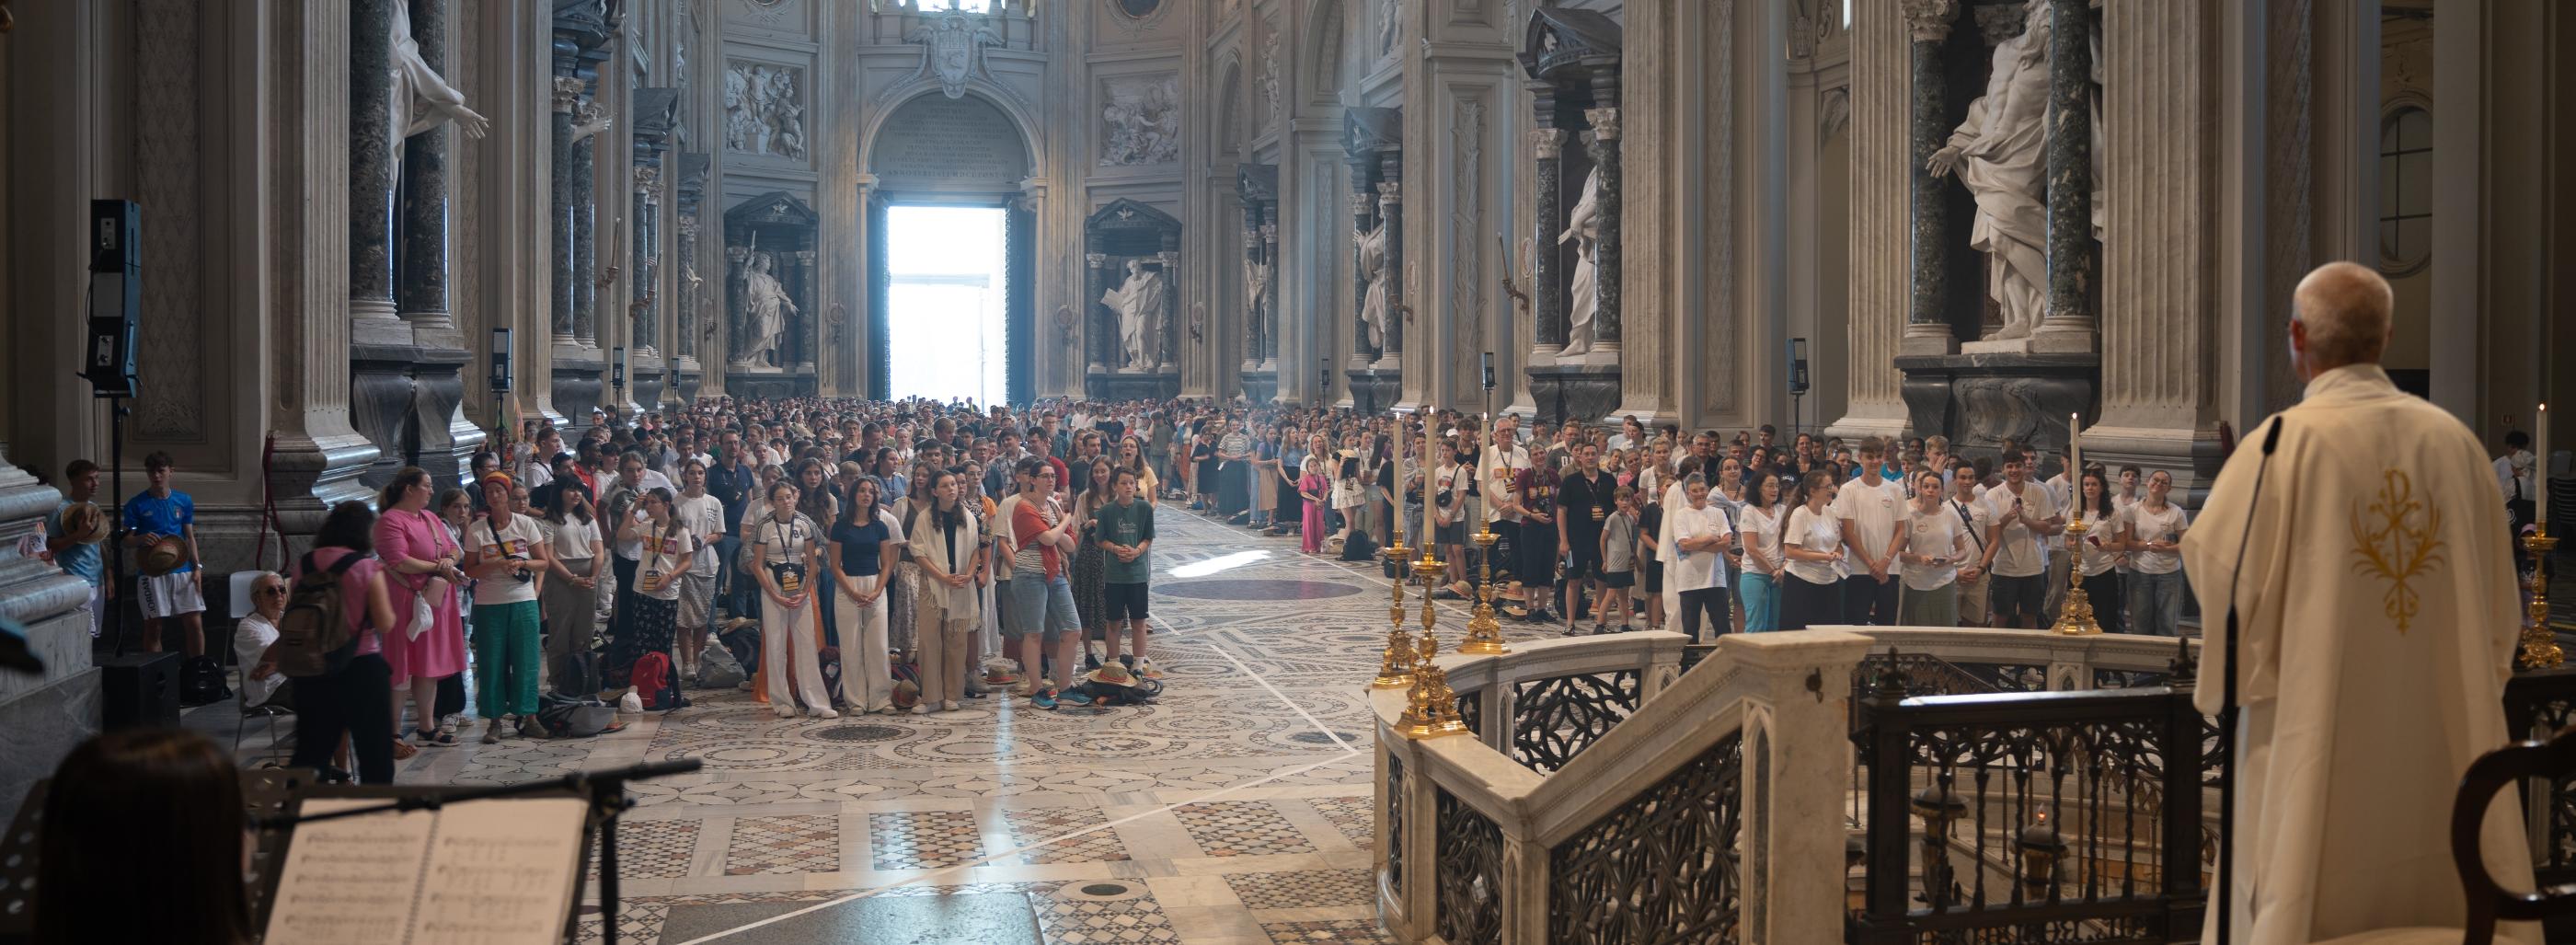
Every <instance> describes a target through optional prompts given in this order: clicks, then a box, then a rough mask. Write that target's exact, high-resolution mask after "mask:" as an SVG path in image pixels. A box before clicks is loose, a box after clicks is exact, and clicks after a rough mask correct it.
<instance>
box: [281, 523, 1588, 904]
mask: <svg viewBox="0 0 2576 945" xmlns="http://www.w3.org/2000/svg"><path fill="white" fill-rule="evenodd" d="M1156 528H1157V530H1158V532H1159V534H1160V536H1161V537H1160V539H1159V540H1158V541H1157V542H1156V544H1155V547H1154V553H1153V556H1154V565H1155V574H1154V578H1153V590H1154V595H1153V597H1152V607H1153V611H1154V620H1153V626H1154V633H1153V634H1152V635H1151V637H1150V638H1149V640H1148V643H1147V653H1148V655H1150V656H1151V657H1152V658H1153V660H1154V662H1155V664H1156V665H1157V666H1158V667H1160V668H1161V669H1162V671H1163V674H1164V684H1165V687H1166V688H1165V691H1164V694H1163V696H1162V698H1161V699H1159V700H1158V701H1157V702H1156V703H1155V704H1153V705H1148V706H1135V707H1116V708H1111V709H1108V710H1106V711H1103V712H1100V713H1097V714H1089V713H1069V712H1048V711H1043V710H1038V709H1034V708H1031V707H1030V706H1029V704H1028V701H1027V700H1026V699H1011V698H1006V697H1003V696H1000V695H998V694H997V695H995V696H994V697H992V698H987V699H982V700H971V701H967V702H966V703H965V704H964V705H963V706H962V707H961V710H960V711H957V712H952V713H937V714H932V715H909V714H907V715H892V716H889V715H871V716H844V717H842V718H839V719H813V718H804V717H800V718H795V719H781V718H778V717H777V716H776V715H775V714H773V713H772V712H771V711H770V708H769V707H768V706H765V705H760V704H758V703H755V702H754V701H752V699H751V696H750V694H749V693H745V692H740V691H735V690H696V691H692V692H691V693H690V698H691V700H692V701H693V703H694V704H693V705H692V706H691V707H690V708H687V709H682V710H680V711H677V712H672V713H669V714H651V713H648V714H644V715H640V716H639V715H622V716H620V717H619V721H620V722H622V723H623V724H624V728H623V729H622V730H620V731H618V732H616V733H613V734H609V735H604V736H601V737H598V738H590V739H567V740H552V741H539V740H531V739H518V738H513V739H509V740H507V741H505V742H503V743H501V744H498V745H483V744H479V743H476V742H473V741H471V740H468V742H467V743H466V744H464V745H460V746H457V747H453V748H432V749H427V750H424V751H422V752H421V754H420V755H419V756H418V757H416V758H414V759H412V760H410V761H408V762H405V763H404V764H403V767H402V769H401V771H400V775H399V780H400V781H402V782H403V783H407V784H409V783H419V784H472V785H488V784H507V783H519V782H525V781H533V780H537V779H540V778H548V777H556V776H560V775H562V774H565V773H568V772H573V771H585V770H601V769H605V768H613V767H617V766H621V765H629V764H634V763H637V762H641V761H647V760H655V761H658V760H663V759H675V758H696V759H698V760H699V761H701V762H702V763H703V764H704V768H703V769H702V770H700V771H698V772H696V773H694V774H690V775H685V776H681V777H675V778H668V779H662V780H656V781H648V782H642V783H638V784H635V785H633V786H632V789H631V790H632V793H633V795H634V797H635V801H636V806H635V808H634V809H633V810H631V811H629V812H628V813H627V814H626V815H625V816H624V819H623V820H621V822H620V834H621V843H620V846H619V855H620V866H621V870H620V881H621V884H622V894H623V896H624V897H625V900H624V902H622V903H621V904H620V907H619V909H618V910H617V911H618V927H619V930H620V933H621V934H620V941H622V942H644V943H654V942H663V943H669V945H679V943H682V942H689V941H706V942H709V943H726V945H735V943H743V945H749V943H764V945H765V943H773V942H791V941H825V940H828V941H846V942H858V943H868V945H876V943H912V942H1029V943H1040V942H1045V943H1163V942H1177V943H1206V945H1270V943H1288V942H1298V943H1322V942H1377V941H1388V940H1387V939H1384V938H1381V937H1380V931H1379V929H1378V926H1377V921H1376V909H1375V906H1374V904H1373V896H1374V894H1373V892H1371V889H1372V888H1373V880H1371V879H1370V877H1369V870H1370V868H1371V862H1370V858H1371V853H1370V848H1371V818H1372V817H1373V812H1372V808H1371V802H1370V799H1369V787H1370V783H1371V778H1372V775H1373V771H1372V768H1373V764H1374V761H1373V758H1372V756H1371V754H1370V742H1369V739H1370V731H1371V726H1370V720H1369V713H1368V704H1367V702H1366V692H1365V690H1364V689H1363V688H1362V687H1363V685H1364V684H1365V682H1366V680H1367V679H1368V678H1369V676H1370V675H1372V674H1373V673H1375V672H1376V669H1377V661H1378V650H1379V647H1380V646H1382V645H1383V644H1384V641H1385V639H1386V627H1387V622H1386V621H1387V612H1386V605H1387V600H1388V597H1389V586H1388V584H1387V583H1386V581H1385V580H1384V579H1383V578H1382V577H1381V576H1380V573H1379V570H1378V568H1377V567H1376V566H1375V565H1374V564H1357V563H1344V562H1339V561H1334V560H1329V559H1327V558H1322V557H1311V556H1307V555H1304V554H1301V553H1299V552H1298V551H1297V546H1296V539H1295V538H1293V537H1290V538H1267V537H1261V536H1258V535H1255V534H1253V533H1251V532H1250V531H1248V530H1246V529H1243V528H1241V527H1238V526H1227V525H1223V524H1220V523H1218V522H1216V521H1214V520H1212V519H1210V518H1208V517H1206V516H1204V515H1201V514H1198V513H1192V512H1188V511H1185V510H1183V509H1181V508H1179V507H1177V506H1170V505H1167V506H1164V507H1163V508H1161V509H1160V510H1159V512H1158V517H1157V520H1156ZM1175 568H1183V569H1186V572H1187V573H1185V574H1184V575H1181V576H1174V575H1173V574H1172V573H1171V572H1172V571H1173V570H1174V569H1175ZM1421 606H1422V601H1421V597H1420V594H1419V592H1418V591H1416V592H1414V593H1412V594H1409V595H1407V600H1406V604H1405V607H1406V612H1407V616H1408V620H1407V624H1408V627H1412V626H1415V625H1416V622H1418V620H1419V619H1420V614H1421V610H1420V608H1421ZM1437 606H1438V608H1439V620H1440V628H1441V635H1442V636H1443V637H1445V638H1449V639H1453V640H1454V639H1455V638H1456V636H1457V634H1458V633H1460V632H1461V631H1462V630H1463V629H1464V627H1465V625H1466V619H1467V609H1466V607H1465V606H1464V605H1463V604H1461V603H1459V602H1454V601H1444V602H1440V603H1439V604H1438V605H1437ZM1545 632H1546V631H1545V630H1544V629H1543V628H1542V629H1529V628H1525V627H1523V626H1521V625H1516V624H1507V625H1506V627H1505V633H1506V634H1507V636H1509V637H1510V638H1512V639H1533V638H1536V637H1538V636H1539V635H1541V634H1542V633H1545ZM479 729H480V725H479V723H476V730H477V731H479ZM261 741H262V739H261V736H260V735H259V734H258V733H256V732H255V733H254V734H253V735H252V737H251V738H250V740H249V741H248V742H246V743H245V744H244V745H243V753H244V754H245V756H248V755H252V754H255V753H256V752H258V751H260V750H262V749H263V748H264V745H261V744H259V743H260V742H261ZM1111 887H1115V889H1116V891H1114V892H1112V891H1110V889H1111ZM586 888H588V889H590V890H591V891H592V893H591V894H592V895H596V889H597V885H596V884H595V883H594V884H590V885H588V886H587V887H586ZM1087 888H1089V889H1093V890H1096V891H1086V889H1087ZM600 923H601V917H600V915H599V914H598V912H597V911H596V907H595V906H593V907H592V911H591V912H590V913H589V914H587V915H586V916H585V917H584V920H583V923H582V925H581V930H582V934H583V936H584V940H585V941H594V940H596V939H597V936H598V934H599V930H600Z"/></svg>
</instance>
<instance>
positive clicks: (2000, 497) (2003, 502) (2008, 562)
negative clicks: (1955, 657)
mask: <svg viewBox="0 0 2576 945" xmlns="http://www.w3.org/2000/svg"><path fill="white" fill-rule="evenodd" d="M2030 462H2031V461H2030V456H2029V455H2028V454H2025V453H2006V454H2004V481H2003V484H2002V485H1999V486H1996V487H1994V488H1992V489H1988V490H1986V496H1985V503H1986V508H1987V509H1988V510H1989V511H1990V513H1991V514H1992V515H1993V516H1994V521H1993V524H1992V525H1990V526H1989V528H1990V529H1991V531H1990V533H1989V534H1988V535H1987V537H1986V551H1985V557H1984V559H1983V560H1981V561H1980V562H1979V569H1980V570H1983V571H1986V572H1988V573H1989V574H1991V575H1992V576H1991V577H1990V578H1989V579H1988V580H1989V582H1990V586H1989V587H1988V589H1987V600H1988V602H1989V603H1990V604H1992V605H1993V607H1994V614H1995V624H1994V625H1995V626H1998V627H2013V628H2020V629H2025V630H2027V629H2033V628H2036V627H2037V626H2038V625H2039V609H2040V603H2041V601H2042V600H2043V599H2044V598H2045V597H2046V596H2047V592H2048V577H2047V571H2048V562H2047V559H2045V558H2044V557H2042V556H2041V554H2040V544H2041V539H2044V538H2047V537H2049V536H2051V535H2055V534H2058V533H2060V532H2063V531H2065V530H2066V517H2065V516H2064V515H2062V514H2060V513H2059V511H2058V505H2057V499H2056V496H2055V495H2053V494H2051V493H2050V492H2049V491H2048V488H2047V487H2046V486H2042V485H2040V484H2039V483H2036V482H2032V481H2031V479H2030Z"/></svg>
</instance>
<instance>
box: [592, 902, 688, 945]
mask: <svg viewBox="0 0 2576 945" xmlns="http://www.w3.org/2000/svg"><path fill="white" fill-rule="evenodd" d="M670 916H671V906H670V905H669V904H668V903H662V902H653V901H647V900H641V899H629V900H626V901H625V902H622V903H619V904H618V910H617V940H618V941H620V942H658V941H661V940H662V922H663V920H665V919H668V918H670ZM602 931H603V930H602V929H601V928H600V921H599V905H598V904H597V903H592V904H588V905H584V906H582V907H581V918H580V919H579V920H577V921H576V922H575V923H574V926H573V945H598V943H599V942H602V941H605V940H606V939H607V936H605V935H602V934H601V932H602Z"/></svg>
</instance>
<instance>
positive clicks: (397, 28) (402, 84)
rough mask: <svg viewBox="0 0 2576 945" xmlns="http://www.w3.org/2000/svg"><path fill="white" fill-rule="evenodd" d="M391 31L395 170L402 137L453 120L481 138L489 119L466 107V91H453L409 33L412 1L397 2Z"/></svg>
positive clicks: (465, 130)
mask: <svg viewBox="0 0 2576 945" xmlns="http://www.w3.org/2000/svg"><path fill="white" fill-rule="evenodd" d="M393 6H394V31H393V47H394V55H393V66H392V68H393V79H394V81H393V100H394V107H393V118H392V121H391V122H390V125H391V126H392V130H393V144H394V149H393V160H394V161H395V162H396V163H395V170H394V173H395V174H396V175H397V179H400V178H399V175H400V174H401V173H402V170H401V163H400V162H401V161H402V151H403V149H402V143H403V140H404V139H406V138H409V137H411V136H413V135H416V134H419V133H421V132H424V131H428V130H429V129H432V128H436V127H438V126H439V125H442V124H445V123H447V122H451V121H453V122H455V123H456V127H457V129H458V130H461V131H463V132H465V136H466V137H468V138H476V139H480V138H482V137H483V132H484V129H486V128H489V127H490V126H491V124H492V122H491V121H490V120H489V119H486V118H484V117H483V116H482V115H480V114H478V113H476V112H475V111H474V110H473V109H471V108H467V107H465V93H463V92H459V91H457V90H456V87H455V86H452V85H449V84H447V80H446V79H443V78H440V77H439V75H438V70H437V69H434V68H431V67H430V64H429V60H428V59H427V58H425V57H423V56H421V54H420V41H419V40H417V39H413V38H412V35H411V4H408V3H396V4H394V5H393Z"/></svg>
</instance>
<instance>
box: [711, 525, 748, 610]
mask: <svg viewBox="0 0 2576 945" xmlns="http://www.w3.org/2000/svg"><path fill="white" fill-rule="evenodd" d="M741 553H742V539H741V538H740V537H738V536H735V535H726V536H723V537H721V538H718V539H716V581H717V583H718V584H720V585H722V586H721V587H720V588H719V589H718V590H717V591H716V599H717V600H720V601H723V602H724V611H725V614H726V615H727V616H731V617H747V616H750V615H751V601H752V598H754V597H755V596H757V595H758V594H759V593H760V582H759V581H756V580H753V579H751V578H748V577H744V576H742V575H741V574H738V573H735V571H734V569H733V559H734V556H735V555H738V554H741ZM707 620H708V623H710V624H713V623H715V622H716V621H715V608H713V607H709V608H707Z"/></svg>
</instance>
